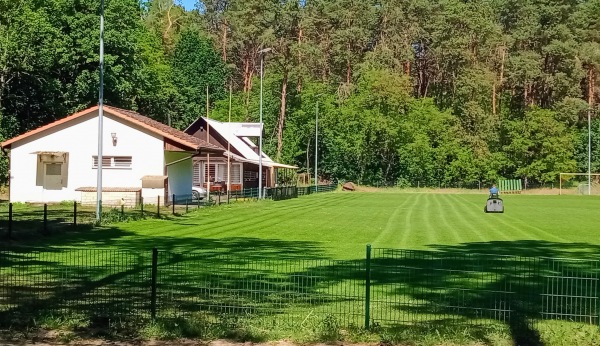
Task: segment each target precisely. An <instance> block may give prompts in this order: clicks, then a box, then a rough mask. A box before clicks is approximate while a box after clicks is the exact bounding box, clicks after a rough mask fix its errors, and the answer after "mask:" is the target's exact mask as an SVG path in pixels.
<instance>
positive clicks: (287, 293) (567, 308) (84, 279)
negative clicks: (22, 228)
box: [0, 246, 600, 328]
mask: <svg viewBox="0 0 600 346" xmlns="http://www.w3.org/2000/svg"><path fill="white" fill-rule="evenodd" d="M598 280H599V266H598V261H595V260H575V259H555V258H543V257H520V256H495V255H489V254H484V255H479V254H472V253H451V254H450V253H444V252H435V251H409V250H397V249H372V250H371V248H370V246H368V247H367V253H366V257H365V258H363V259H357V260H345V261H341V260H328V259H324V258H302V256H292V257H285V256H271V257H269V256H266V255H265V254H264V253H261V251H256V253H255V254H253V252H252V251H246V252H245V254H244V255H240V254H238V253H236V252H234V251H231V252H227V253H219V252H206V251H205V252H187V253H183V252H178V251H176V250H173V251H159V250H157V249H154V250H148V251H124V250H112V249H108V250H100V249H98V250H94V249H80V248H70V249H51V248H50V249H48V248H35V249H31V248H12V249H0V316H2V318H0V324H1V323H11V322H10V321H11V320H13V319H14V318H15V316H21V317H22V316H30V317H32V318H35V317H36V316H37V315H39V314H41V313H43V312H44V311H52V313H54V314H60V313H69V312H76V313H79V314H85V315H87V316H93V317H94V318H101V317H103V316H107V317H111V316H120V317H121V318H123V319H136V318H157V317H158V318H170V317H178V318H185V317H189V316H192V317H193V318H198V316H200V315H201V316H202V318H204V319H205V320H206V321H207V322H211V321H216V320H218V319H223V318H226V317H227V316H235V317H243V318H248V319H252V320H253V321H254V322H255V323H259V324H264V325H265V326H269V325H271V326H272V325H274V324H287V325H289V326H295V327H298V326H299V325H302V324H306V323H312V322H314V321H320V320H323V318H325V317H327V316H334V317H335V318H336V320H337V321H338V323H340V325H342V326H364V327H366V328H369V327H370V326H373V325H374V324H375V325H377V326H381V327H396V326H399V325H407V324H408V325H414V324H417V323H428V324H429V323H446V324H465V323H466V324H481V323H488V322H490V321H500V322H505V323H507V324H511V325H513V324H532V323H533V324H534V323H535V322H536V321H542V320H565V321H573V322H580V323H587V324H594V325H598V323H599V319H598V314H599V308H600V306H599V305H598V297H599V294H600V291H599V287H598Z"/></svg>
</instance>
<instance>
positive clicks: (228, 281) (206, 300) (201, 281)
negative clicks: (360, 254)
mask: <svg viewBox="0 0 600 346" xmlns="http://www.w3.org/2000/svg"><path fill="white" fill-rule="evenodd" d="M158 262H159V264H158V268H159V269H158V271H159V275H158V281H159V283H158V292H159V293H158V306H159V317H160V316H163V317H168V316H187V315H191V314H197V313H204V314H205V318H207V319H208V320H214V319H217V318H223V317H224V316H227V315H231V316H237V317H244V318H248V319H253V321H254V322H253V323H255V324H257V325H264V326H269V325H271V326H272V325H273V323H277V324H287V325H289V326H290V327H292V326H298V325H300V324H301V323H312V322H321V321H322V320H323V319H324V318H325V317H326V316H328V315H332V316H335V318H336V320H337V321H338V322H339V323H342V324H343V325H346V326H347V325H357V326H358V325H360V324H361V323H362V321H363V319H364V317H363V316H364V288H363V279H362V278H364V276H365V274H364V273H365V270H364V263H363V262H362V261H358V262H356V261H332V260H308V259H300V258H291V259H280V258H277V259H276V258H274V259H264V258H258V257H257V258H246V259H243V258H240V256H238V255H235V254H220V255H216V256H214V257H213V256H206V255H204V254H189V253H181V254H177V253H168V252H161V253H160V254H159V261H158Z"/></svg>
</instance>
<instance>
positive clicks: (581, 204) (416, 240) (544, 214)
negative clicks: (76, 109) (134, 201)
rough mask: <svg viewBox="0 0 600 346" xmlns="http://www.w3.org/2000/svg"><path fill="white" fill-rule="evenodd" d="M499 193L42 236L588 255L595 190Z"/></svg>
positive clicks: (263, 247)
mask: <svg viewBox="0 0 600 346" xmlns="http://www.w3.org/2000/svg"><path fill="white" fill-rule="evenodd" d="M502 197H503V199H504V204H505V213H503V214H486V213H484V212H483V207H484V205H485V202H486V199H487V195H486V194H485V192H482V193H481V194H456V193H453V194H450V193H448V194H446V193H443V192H438V193H406V192H402V191H397V192H392V191H389V190H383V191H381V192H334V193H324V194H316V195H309V196H304V197H301V198H297V199H292V200H287V201H278V202H273V201H262V202H250V203H239V204H232V205H222V206H220V207H216V208H206V209H201V210H199V211H198V212H194V213H191V214H188V215H186V216H182V217H174V218H170V219H166V220H155V219H148V220H145V221H136V222H130V223H119V224H115V225H113V226H111V227H108V228H107V229H97V230H94V231H91V232H89V233H88V232H85V233H84V232H81V233H79V234H77V236H74V235H73V234H64V235H62V236H59V237H56V238H52V239H50V241H51V244H52V245H55V246H64V245H73V246H80V245H86V247H116V248H119V249H135V250H147V249H150V248H152V247H157V248H159V249H163V250H170V249H173V250H174V249H179V250H183V251H201V250H204V249H206V250H210V251H219V249H222V250H223V251H230V250H231V251H235V249H236V248H239V249H244V250H246V249H248V248H256V249H257V251H267V252H269V251H272V252H275V253H277V252H279V253H281V254H282V255H284V254H291V253H296V254H297V255H298V256H301V255H306V256H309V257H311V256H316V257H319V258H331V259H359V258H364V253H365V246H366V245H367V244H372V246H373V247H380V248H398V249H419V250H439V251H456V250H460V251H469V252H477V253H485V254H489V253H498V254H507V255H522V256H550V257H564V256H566V257H581V258H590V257H592V256H594V255H596V254H597V253H598V252H599V251H598V250H600V238H599V237H598V236H597V232H598V225H600V213H599V212H598V211H599V210H600V198H599V197H594V196H592V197H590V196H541V195H504V196H502ZM48 240H49V239H46V240H45V243H46V244H47V241H48Z"/></svg>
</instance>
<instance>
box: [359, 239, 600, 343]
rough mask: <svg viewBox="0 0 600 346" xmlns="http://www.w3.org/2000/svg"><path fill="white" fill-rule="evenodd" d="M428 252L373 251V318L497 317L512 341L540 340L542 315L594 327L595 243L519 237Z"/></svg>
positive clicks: (393, 321)
mask: <svg viewBox="0 0 600 346" xmlns="http://www.w3.org/2000/svg"><path fill="white" fill-rule="evenodd" d="M432 249H433V251H407V250H393V249H374V252H373V260H372V272H371V275H372V283H373V289H372V290H373V295H374V296H375V299H374V304H375V305H376V306H377V305H382V306H385V308H384V309H379V310H378V311H374V313H373V319H374V321H376V322H377V323H382V324H388V325H392V326H393V325H396V326H398V325H401V324H402V323H413V322H422V321H423V319H425V320H426V321H427V322H428V323H431V322H436V321H437V322H439V321H443V320H453V321H455V322H461V321H462V322H463V323H468V324H471V323H485V321H501V322H505V323H507V324H508V326H509V328H510V331H511V334H512V336H513V340H514V341H515V343H516V344H518V345H541V344H542V341H541V340H540V335H539V333H538V332H537V330H536V324H537V323H539V322H541V321H543V320H549V319H552V320H554V319H556V320H563V321H572V322H581V323H589V324H598V313H597V311H598V309H597V308H598V305H597V299H598V294H599V293H600V292H599V290H598V281H599V277H600V275H599V272H600V270H599V269H600V266H599V263H598V261H597V260H594V259H592V258H597V255H598V254H599V253H600V247H598V246H595V245H591V244H586V243H553V242H547V241H535V240H522V241H506V242H500V241H496V242H481V243H465V244H459V245H456V246H449V245H438V246H432ZM378 313H379V315H378Z"/></svg>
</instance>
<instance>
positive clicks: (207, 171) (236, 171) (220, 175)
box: [194, 162, 242, 184]
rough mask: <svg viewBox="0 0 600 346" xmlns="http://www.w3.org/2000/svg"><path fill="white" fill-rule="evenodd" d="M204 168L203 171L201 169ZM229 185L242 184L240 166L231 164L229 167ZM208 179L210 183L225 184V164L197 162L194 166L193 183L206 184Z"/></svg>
mask: <svg viewBox="0 0 600 346" xmlns="http://www.w3.org/2000/svg"><path fill="white" fill-rule="evenodd" d="M202 168H204V169H202ZM230 173H231V184H241V183H242V164H240V163H232V164H231V167H230ZM209 177H210V182H211V183H214V182H224V183H226V182H227V164H226V163H211V164H210V165H208V164H207V163H205V162H198V163H196V164H195V165H194V183H195V184H200V182H202V183H204V184H205V183H206V182H207V180H208V178H209Z"/></svg>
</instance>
